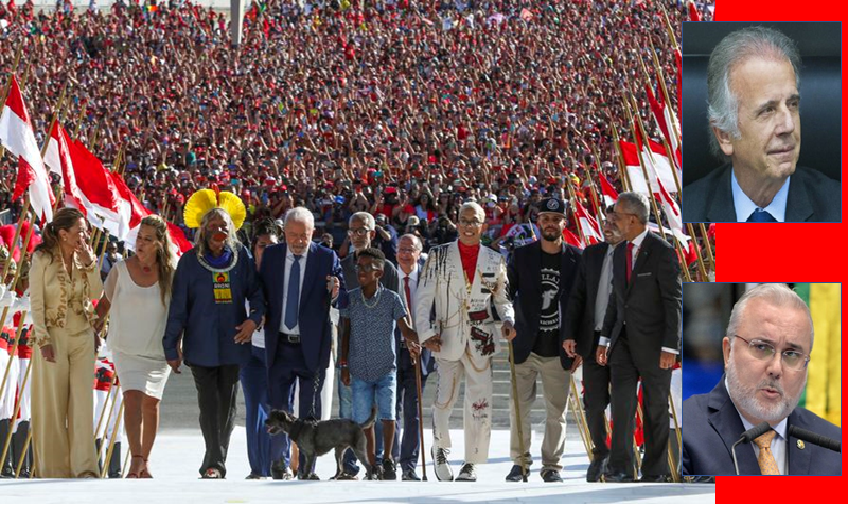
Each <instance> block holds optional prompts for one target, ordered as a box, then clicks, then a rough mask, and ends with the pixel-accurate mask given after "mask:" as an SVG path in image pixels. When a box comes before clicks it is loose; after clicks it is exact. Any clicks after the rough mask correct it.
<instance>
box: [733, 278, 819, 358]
mask: <svg viewBox="0 0 850 505" xmlns="http://www.w3.org/2000/svg"><path fill="white" fill-rule="evenodd" d="M755 299H761V300H764V301H766V302H767V303H769V304H771V305H774V306H777V307H783V308H789V309H796V310H803V311H805V312H806V315H807V316H809V327H810V328H811V341H812V345H814V341H815V327H814V323H812V313H811V312H810V311H809V306H808V305H806V302H805V301H803V299H802V298H800V296H799V295H797V293H796V292H794V290H793V289H791V288H789V287H788V285H787V284H759V285H758V286H756V287H754V288H752V289H750V290H749V291H747V292H746V293H744V295H743V296H742V297H741V298H740V299H738V301H737V303H735V306H734V307H732V314H731V315H730V316H729V324H728V325H727V326H726V335H727V336H730V337H731V336H733V335H737V334H738V328H739V327H740V326H741V319H742V318H743V314H744V309H745V308H746V307H747V304H748V303H749V302H750V300H755Z"/></svg>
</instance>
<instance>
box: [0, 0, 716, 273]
mask: <svg viewBox="0 0 850 505" xmlns="http://www.w3.org/2000/svg"><path fill="white" fill-rule="evenodd" d="M662 11H664V12H666V14H667V16H668V17H669V19H670V23H671V27H672V29H673V30H674V31H675V34H676V37H679V36H680V33H679V32H680V30H681V20H682V19H683V18H684V17H685V15H686V14H685V9H684V7H681V6H677V5H676V3H675V2H654V3H650V2H626V3H621V2H603V1H569V2H566V1H565V2H553V3H552V4H550V5H546V6H535V5H534V4H532V3H529V2H520V1H507V0H503V1H493V2H482V1H458V2H436V3H424V2H417V1H399V2H394V1H388V2H365V3H364V4H363V6H362V7H361V6H360V4H359V3H357V2H354V3H352V4H350V5H349V3H348V2H343V3H342V4H341V5H340V4H339V2H333V1H331V2H312V1H307V2H300V3H295V2H281V1H270V2H267V3H260V4H257V3H254V4H252V5H251V7H250V8H249V10H248V12H247V15H246V19H245V23H244V35H243V41H242V45H241V46H239V47H238V48H233V47H232V46H231V39H230V30H229V21H228V19H227V18H226V17H225V15H224V14H223V13H221V12H215V11H212V10H210V9H206V8H203V7H201V6H199V5H196V4H192V3H191V2H182V3H179V4H177V3H172V4H171V6H170V7H166V6H164V5H161V6H160V7H159V8H158V9H155V10H151V9H149V8H145V6H139V5H136V4H132V3H131V4H130V5H126V4H125V3H124V2H121V1H119V2H116V3H114V4H113V5H112V7H111V8H110V9H109V10H108V11H107V10H103V11H92V10H86V11H82V12H76V13H75V12H74V11H73V10H71V11H68V10H67V9H59V10H57V11H55V12H50V13H45V12H41V11H39V12H36V11H35V10H34V8H33V6H32V3H31V2H27V3H24V4H22V5H18V6H17V7H14V4H13V3H11V2H10V4H9V5H8V6H7V7H5V8H3V10H0V18H4V19H6V20H8V23H7V26H6V27H5V28H4V29H3V30H2V31H0V40H2V42H3V45H4V47H8V48H10V49H11V48H15V47H17V44H18V43H20V42H22V41H23V43H24V50H23V56H24V57H23V64H22V65H21V66H19V68H18V74H19V78H23V77H22V75H23V74H27V75H28V76H29V77H27V83H26V85H25V86H24V87H23V89H24V91H25V95H26V97H27V99H28V100H29V101H30V103H31V105H30V110H31V114H32V120H33V126H34V129H35V132H36V135H37V137H38V139H39V141H40V142H41V141H43V139H44V135H45V132H46V130H47V127H48V125H49V122H50V119H51V115H52V113H53V112H54V111H53V109H54V105H55V104H56V102H57V99H58V96H59V94H60V91H61V90H62V88H63V86H64V85H65V84H66V83H67V84H68V92H69V94H70V96H71V98H70V101H69V103H68V106H67V108H66V111H67V112H66V113H65V121H66V125H67V129H68V131H69V132H75V131H78V136H79V137H80V138H81V139H82V140H83V141H84V142H85V143H86V144H87V145H88V146H89V147H90V149H91V150H92V152H94V153H95V154H96V155H97V156H98V157H99V158H101V159H102V160H104V162H105V164H106V165H107V166H109V165H110V164H111V163H113V162H114V161H116V158H117V157H118V153H119V151H120V150H122V149H123V150H124V152H123V156H122V160H120V161H119V163H120V164H121V165H122V166H125V167H126V168H125V176H126V180H127V182H128V185H129V187H130V188H131V189H132V190H134V191H135V192H137V195H139V196H140V199H141V200H142V202H143V203H144V204H145V205H146V206H147V207H148V208H149V209H151V210H152V211H154V212H156V213H158V214H160V215H163V216H164V217H166V219H168V220H172V221H175V222H176V223H177V224H181V225H182V216H181V212H180V211H181V209H182V206H183V205H184V203H185V201H186V199H187V198H188V197H189V196H190V195H191V194H192V193H193V192H195V191H196V190H197V189H200V188H204V187H210V186H211V185H212V184H217V185H219V186H220V187H222V189H228V190H230V191H233V192H235V193H236V194H237V195H239V196H240V197H241V198H243V199H244V200H245V201H246V204H247V205H248V207H249V213H250V214H251V218H250V219H249V220H248V223H249V225H250V223H251V222H253V221H254V219H255V218H257V217H265V216H271V217H272V218H275V219H278V218H280V217H282V216H283V214H284V213H285V211H286V210H287V209H289V208H292V207H294V206H297V205H304V206H306V207H307V208H308V209H310V210H311V211H312V212H314V213H315V214H316V215H317V217H318V219H317V229H318V231H319V232H320V233H322V232H328V233H330V234H331V235H332V237H333V238H334V244H335V246H336V247H339V246H340V245H341V242H343V241H344V239H345V229H346V226H347V221H348V217H349V216H350V215H351V214H353V213H354V212H357V211H368V212H371V213H372V214H374V215H377V214H384V216H385V219H386V224H387V225H390V226H392V227H394V228H395V229H396V231H398V232H399V234H402V233H404V232H405V231H408V230H412V231H417V232H418V233H420V234H421V235H422V236H423V238H424V239H425V242H426V250H427V248H428V247H430V246H431V245H433V244H437V243H443V242H445V240H446V238H447V237H448V238H451V237H452V236H453V233H454V229H455V226H456V224H457V217H458V216H457V211H458V209H459V207H460V205H461V204H462V203H463V201H464V199H466V198H475V199H477V201H479V202H480V203H481V204H482V205H483V206H484V207H485V210H486V211H487V220H488V223H489V224H490V225H491V226H490V229H489V231H488V233H486V234H485V240H490V239H491V238H492V239H494V240H495V239H498V238H499V237H500V236H503V235H505V234H507V232H508V231H509V230H510V229H511V228H512V227H513V225H514V224H523V223H534V215H533V214H534V211H533V208H534V205H533V204H536V203H537V201H538V200H539V198H540V197H541V196H545V195H547V194H551V193H553V192H558V193H559V194H561V195H562V196H567V195H568V191H567V189H566V183H567V182H571V183H573V184H574V185H575V188H576V189H577V190H578V191H577V194H578V198H579V199H580V201H581V202H582V203H583V204H584V206H585V208H590V209H593V208H594V207H597V208H598V207H599V206H598V205H596V206H594V205H593V204H592V203H593V199H592V198H591V197H590V194H589V190H588V185H589V184H591V182H590V181H597V180H598V179H597V175H596V173H597V172H596V171H594V172H593V173H591V172H590V169H591V168H595V169H601V170H602V173H603V175H604V176H605V177H607V178H608V180H609V182H611V183H612V184H613V185H614V186H615V187H616V188H618V190H621V189H622V186H621V181H620V177H619V174H618V173H617V172H618V169H617V162H616V158H615V152H614V150H613V149H612V146H613V129H617V130H619V135H620V137H622V138H624V139H630V138H631V131H630V125H629V123H628V120H627V117H626V113H625V111H624V106H623V100H622V93H624V92H628V91H632V92H634V93H635V95H636V97H637V98H638V101H639V102H640V106H639V109H640V110H639V113H640V115H641V117H642V118H643V119H644V124H645V125H646V127H647V128H649V129H650V134H652V135H653V136H655V135H660V132H658V131H657V130H656V129H655V128H654V127H653V125H654V123H653V121H652V119H651V112H650V110H649V106H648V104H647V102H646V100H645V93H644V92H643V84H644V78H643V74H642V70H641V66H640V62H641V61H642V62H643V64H644V65H645V66H646V67H647V68H649V69H650V71H651V69H652V59H651V55H650V51H651V49H650V47H654V48H655V50H656V55H657V57H658V60H659V62H660V65H661V67H662V70H663V74H664V75H665V76H666V85H667V87H668V88H669V89H670V90H671V91H672V90H675V89H676V87H675V76H676V67H675V62H674V49H673V48H672V47H671V42H670V36H669V34H668V31H667V25H666V22H665V18H664V12H662ZM706 15H709V13H708V11H706ZM14 57H15V51H14V50H9V51H3V52H2V54H0V68H2V69H3V70H4V71H6V72H8V71H10V70H11V65H12V61H13V59H14ZM24 67H28V70H27V71H26V72H25V71H24V70H23V69H24ZM670 99H671V101H673V102H674V104H673V105H674V108H675V107H676V104H675V102H676V93H675V92H671V93H670ZM83 107H85V109H83ZM83 110H84V114H83V116H82V117H80V116H79V114H80V113H82V112H83ZM78 127H79V130H78ZM655 138H659V137H657V136H655ZM596 153H598V155H599V157H600V158H601V159H600V160H597V159H596V155H597V154H596ZM16 168H17V162H16V161H15V160H13V159H11V158H9V157H6V158H4V159H3V160H2V161H0V175H2V181H3V187H2V191H0V201H2V204H3V205H2V206H3V207H4V208H12V209H16V206H17V205H19V204H20V202H11V201H10V196H11V188H12V186H13V181H14V176H15V171H16ZM594 184H596V185H597V186H598V182H596V183H594ZM597 193H598V189H597ZM596 203H597V204H598V197H597V198H596ZM11 218H14V214H13V215H12V216H11ZM570 227H571V228H572V229H573V231H574V232H575V233H576V234H578V231H577V230H576V227H575V223H574V222H572V220H571V222H570ZM186 231H187V232H188V230H186ZM515 231H517V230H515ZM526 235H527V233H526V234H521V236H520V237H518V238H517V239H511V240H507V241H505V242H507V243H505V244H504V245H506V246H509V245H510V244H511V243H514V242H518V243H517V245H522V244H523V243H525V242H526V241H530V239H529V238H526ZM391 259H392V256H391Z"/></svg>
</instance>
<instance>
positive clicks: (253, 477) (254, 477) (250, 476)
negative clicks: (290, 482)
mask: <svg viewBox="0 0 850 505" xmlns="http://www.w3.org/2000/svg"><path fill="white" fill-rule="evenodd" d="M245 479H246V480H264V479H268V477H266V476H265V475H257V474H256V473H251V474H248V476H247V477H245Z"/></svg>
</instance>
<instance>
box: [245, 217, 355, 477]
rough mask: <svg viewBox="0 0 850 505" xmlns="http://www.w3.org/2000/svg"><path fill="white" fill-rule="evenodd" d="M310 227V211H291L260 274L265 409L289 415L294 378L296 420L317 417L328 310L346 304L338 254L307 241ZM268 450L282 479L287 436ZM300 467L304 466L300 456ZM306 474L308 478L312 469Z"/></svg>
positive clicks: (328, 329)
mask: <svg viewBox="0 0 850 505" xmlns="http://www.w3.org/2000/svg"><path fill="white" fill-rule="evenodd" d="M313 229H314V222H313V214H312V213H310V211H308V210H307V209H305V208H304V207H296V208H294V209H291V210H289V211H288V212H287V213H286V216H285V217H284V235H285V237H286V242H285V243H283V244H277V245H274V246H270V247H268V248H266V250H265V252H264V254H263V262H262V265H261V267H260V276H261V278H262V280H263V294H264V295H265V297H266V300H267V303H268V310H267V312H266V317H267V319H266V322H265V329H266V366H267V367H268V374H269V405H270V407H271V408H272V409H282V410H287V411H290V412H291V411H292V405H291V403H290V399H291V396H292V394H293V390H294V388H295V381H296V380H297V381H298V387H299V397H298V403H299V406H300V407H299V408H300V412H299V413H298V417H301V418H310V417H312V418H315V419H318V418H320V417H321V412H322V401H321V394H320V393H321V390H322V385H323V384H324V380H325V369H326V368H327V367H328V363H329V362H330V358H331V320H330V307H331V303H332V302H333V300H335V299H336V298H337V295H338V294H339V293H342V298H341V300H340V302H341V305H342V306H344V305H345V303H346V300H347V298H346V297H347V295H346V291H345V283H344V281H343V279H342V269H341V268H340V266H339V259H337V257H336V253H335V252H333V251H332V250H330V249H327V248H325V247H321V246H319V245H317V244H314V243H313V242H312V241H311V239H312V237H313ZM270 452H271V454H283V458H282V459H280V460H277V461H274V462H272V477H273V478H284V477H285V476H287V475H288V472H287V471H286V469H287V468H288V467H289V437H288V436H287V435H286V434H279V435H277V436H274V437H272V439H271V450H270ZM300 464H301V465H302V468H303V465H304V462H303V458H302V461H301V462H300ZM307 470H308V471H306V472H305V474H306V475H310V474H311V473H312V471H313V469H307ZM311 477H312V475H311Z"/></svg>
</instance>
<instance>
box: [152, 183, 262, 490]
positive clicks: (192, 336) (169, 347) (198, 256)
mask: <svg viewBox="0 0 850 505" xmlns="http://www.w3.org/2000/svg"><path fill="white" fill-rule="evenodd" d="M245 216H246V212H245V205H244V204H243V203H242V201H241V200H240V199H239V197H238V196H236V195H234V194H233V193H228V192H224V191H222V192H218V191H217V190H213V189H202V190H200V191H198V192H196V193H195V194H194V195H192V197H191V198H190V199H189V201H188V202H187V203H186V207H185V208H184V210H183V220H184V222H185V223H186V225H187V226H189V227H190V228H198V232H197V235H196V236H195V248H194V249H192V250H191V251H188V252H186V253H185V254H183V256H181V257H180V261H179V263H178V264H177V270H176V271H175V272H174V282H173V285H172V291H171V304H170V306H169V311H168V321H167V322H166V325H165V335H164V337H163V339H162V345H163V348H164V351H165V359H166V361H167V362H168V364H169V365H170V366H171V369H172V371H174V373H180V365H181V364H182V363H183V361H184V358H185V361H186V364H188V365H189V367H190V368H191V369H192V375H193V376H194V379H195V387H196V388H197V390H198V407H199V408H200V411H201V415H200V424H201V432H202V433H203V435H204V441H205V442H206V453H205V455H204V460H203V462H202V463H201V467H200V469H199V472H200V474H201V477H202V478H205V479H222V478H224V477H225V475H226V472H227V469H226V468H225V462H226V460H227V449H228V446H229V445H230V433H231V432H232V431H233V420H234V416H235V415H236V389H237V382H238V381H239V369H240V367H241V366H242V365H245V364H247V363H248V361H249V360H250V358H251V336H252V335H253V333H254V330H255V329H256V328H258V327H259V326H260V323H261V322H262V319H263V314H264V313H265V307H264V298H263V293H262V290H261V286H260V282H259V279H258V277H257V274H256V270H255V268H254V264H253V262H252V261H251V258H250V256H249V254H248V251H247V249H246V248H245V247H244V246H243V245H242V244H241V243H240V242H239V241H238V239H237V238H236V231H237V230H238V229H239V228H241V227H242V223H243V222H244V221H245ZM246 300H248V301H249V303H250V312H249V311H247V310H246V308H245V301H246Z"/></svg>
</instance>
